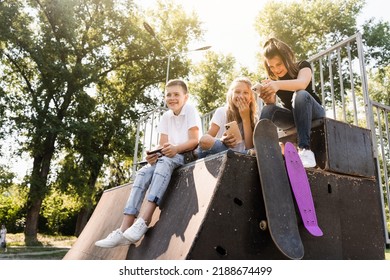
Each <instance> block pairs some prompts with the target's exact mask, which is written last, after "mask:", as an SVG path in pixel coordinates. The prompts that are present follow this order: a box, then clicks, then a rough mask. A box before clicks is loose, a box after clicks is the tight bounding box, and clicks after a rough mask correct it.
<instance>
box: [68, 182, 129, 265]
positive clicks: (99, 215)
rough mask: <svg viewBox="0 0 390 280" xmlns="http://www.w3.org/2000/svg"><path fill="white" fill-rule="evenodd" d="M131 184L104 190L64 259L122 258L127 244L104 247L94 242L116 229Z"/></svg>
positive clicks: (119, 222) (126, 249)
mask: <svg viewBox="0 0 390 280" xmlns="http://www.w3.org/2000/svg"><path fill="white" fill-rule="evenodd" d="M130 189H131V184H126V185H122V186H119V187H115V188H112V189H109V190H106V191H105V192H104V193H103V195H102V197H101V198H100V200H99V203H98V205H97V206H96V208H95V211H94V212H93V214H92V216H91V218H90V219H89V221H88V223H87V224H86V226H85V228H84V230H83V231H82V233H81V234H80V236H79V237H78V238H77V241H76V242H75V244H74V245H73V246H72V248H71V249H70V250H69V251H68V253H67V254H66V255H65V256H64V258H63V259H64V260H123V259H126V255H127V251H128V249H129V246H120V247H117V248H112V249H104V248H99V247H96V246H95V242H96V241H97V240H99V239H102V238H104V237H106V236H107V235H108V234H109V233H110V232H112V231H113V230H115V229H117V228H118V227H119V225H120V224H121V222H122V216H123V214H122V213H123V207H124V205H125V203H126V201H127V198H128V196H129V194H130Z"/></svg>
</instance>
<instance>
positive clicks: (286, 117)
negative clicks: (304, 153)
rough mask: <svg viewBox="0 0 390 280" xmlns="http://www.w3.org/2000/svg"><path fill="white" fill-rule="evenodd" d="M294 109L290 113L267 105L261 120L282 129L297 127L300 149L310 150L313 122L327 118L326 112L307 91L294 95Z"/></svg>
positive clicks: (300, 91) (284, 109) (262, 111)
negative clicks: (270, 122)
mask: <svg viewBox="0 0 390 280" xmlns="http://www.w3.org/2000/svg"><path fill="white" fill-rule="evenodd" d="M292 108H293V109H292V111H290V110H288V109H286V108H282V107H279V106H276V105H274V104H272V105H266V106H264V107H263V109H262V110H261V114H260V119H269V120H271V121H272V122H273V123H274V124H275V125H276V126H277V127H279V128H281V129H288V128H291V127H293V126H296V128H297V133H298V147H299V148H304V149H309V148H310V130H311V122H312V120H315V119H320V118H323V117H325V110H324V108H323V107H322V106H321V105H320V104H319V103H318V102H317V101H316V100H315V99H314V98H313V97H312V96H311V95H310V93H308V92H307V91H306V90H299V91H297V92H295V93H294V95H293V98H292Z"/></svg>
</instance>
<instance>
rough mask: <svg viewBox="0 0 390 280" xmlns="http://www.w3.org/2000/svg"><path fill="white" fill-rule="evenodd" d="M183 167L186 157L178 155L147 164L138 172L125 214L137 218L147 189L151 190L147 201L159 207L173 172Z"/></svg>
mask: <svg viewBox="0 0 390 280" xmlns="http://www.w3.org/2000/svg"><path fill="white" fill-rule="evenodd" d="M182 165H184V156H183V155H182V154H177V155H175V156H174V157H172V158H169V157H166V156H162V157H161V158H159V159H158V160H157V162H156V163H155V164H153V165H150V164H147V165H145V166H144V167H142V168H141V169H140V170H139V171H138V172H137V175H136V177H135V180H134V183H133V187H132V189H131V193H130V196H129V199H128V200H127V203H126V206H125V209H124V211H123V213H124V214H127V215H134V216H137V215H138V214H139V211H140V209H141V206H142V202H143V200H144V197H145V194H146V190H147V189H149V193H148V196H147V200H148V201H151V202H155V203H156V204H157V205H159V204H160V202H161V200H162V198H163V196H164V193H165V191H166V189H167V187H168V184H169V181H170V180H171V176H172V173H173V171H174V170H175V169H176V168H177V167H180V166H182Z"/></svg>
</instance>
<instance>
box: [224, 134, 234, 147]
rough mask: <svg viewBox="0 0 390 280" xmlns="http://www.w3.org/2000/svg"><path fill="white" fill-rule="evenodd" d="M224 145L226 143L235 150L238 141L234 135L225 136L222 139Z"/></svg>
mask: <svg viewBox="0 0 390 280" xmlns="http://www.w3.org/2000/svg"><path fill="white" fill-rule="evenodd" d="M221 141H222V143H224V144H225V145H226V146H227V147H229V148H234V147H235V146H236V145H237V140H236V138H235V137H234V136H233V135H227V134H226V133H224V134H223V136H222V138H221Z"/></svg>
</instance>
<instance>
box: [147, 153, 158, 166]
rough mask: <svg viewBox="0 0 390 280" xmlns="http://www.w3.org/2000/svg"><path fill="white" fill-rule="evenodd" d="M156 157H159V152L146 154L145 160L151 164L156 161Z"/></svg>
mask: <svg viewBox="0 0 390 280" xmlns="http://www.w3.org/2000/svg"><path fill="white" fill-rule="evenodd" d="M158 158H159V154H157V153H156V154H146V157H145V160H146V161H147V162H148V163H149V164H151V165H153V164H155V163H156V162H157V160H158Z"/></svg>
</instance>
